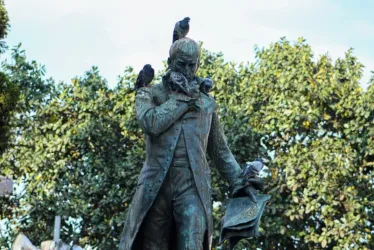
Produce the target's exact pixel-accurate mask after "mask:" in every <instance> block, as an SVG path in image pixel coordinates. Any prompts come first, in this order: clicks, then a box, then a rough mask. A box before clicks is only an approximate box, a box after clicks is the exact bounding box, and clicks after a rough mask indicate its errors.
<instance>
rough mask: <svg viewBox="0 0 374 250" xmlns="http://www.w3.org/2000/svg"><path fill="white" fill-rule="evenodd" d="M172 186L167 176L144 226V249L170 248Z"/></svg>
mask: <svg viewBox="0 0 374 250" xmlns="http://www.w3.org/2000/svg"><path fill="white" fill-rule="evenodd" d="M171 196H172V195H171V186H170V182H169V178H168V177H167V178H166V179H165V181H164V183H163V185H162V187H161V189H160V191H159V193H158V195H157V197H156V199H155V201H154V202H153V204H152V207H151V208H150V209H149V211H148V213H147V215H146V217H145V219H144V221H143V224H142V227H141V232H140V233H141V235H142V240H141V242H142V250H168V249H169V239H170V230H171V227H172V208H171Z"/></svg>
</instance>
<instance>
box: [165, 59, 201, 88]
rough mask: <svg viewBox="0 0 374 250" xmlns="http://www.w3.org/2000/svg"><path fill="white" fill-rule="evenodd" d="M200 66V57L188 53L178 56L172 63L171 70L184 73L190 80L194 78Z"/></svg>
mask: <svg viewBox="0 0 374 250" xmlns="http://www.w3.org/2000/svg"><path fill="white" fill-rule="evenodd" d="M198 67H199V57H198V56H196V55H186V54H184V55H180V56H177V57H176V58H175V59H174V60H173V61H171V65H170V68H171V70H173V71H176V72H179V73H182V74H183V75H184V76H185V77H186V78H187V80H188V81H189V82H190V81H192V80H193V79H194V77H195V73H196V71H197V69H198Z"/></svg>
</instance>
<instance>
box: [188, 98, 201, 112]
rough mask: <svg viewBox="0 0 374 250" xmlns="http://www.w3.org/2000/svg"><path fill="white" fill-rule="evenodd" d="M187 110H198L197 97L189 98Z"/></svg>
mask: <svg viewBox="0 0 374 250" xmlns="http://www.w3.org/2000/svg"><path fill="white" fill-rule="evenodd" d="M187 104H188V110H189V111H199V110H200V106H199V105H197V99H191V100H190V101H188V102H187Z"/></svg>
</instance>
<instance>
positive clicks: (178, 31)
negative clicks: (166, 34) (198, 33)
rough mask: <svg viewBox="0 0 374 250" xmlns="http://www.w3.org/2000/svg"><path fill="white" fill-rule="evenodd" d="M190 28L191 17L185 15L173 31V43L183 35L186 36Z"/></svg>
mask: <svg viewBox="0 0 374 250" xmlns="http://www.w3.org/2000/svg"><path fill="white" fill-rule="evenodd" d="M189 30H190V18H189V17H185V18H184V19H183V20H180V21H178V22H177V23H176V24H175V27H174V32H173V43H174V42H175V41H177V40H179V39H181V38H183V37H186V36H187V34H188V31H189Z"/></svg>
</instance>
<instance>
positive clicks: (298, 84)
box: [0, 39, 374, 249]
mask: <svg viewBox="0 0 374 250" xmlns="http://www.w3.org/2000/svg"><path fill="white" fill-rule="evenodd" d="M13 58H14V59H15V61H16V63H15V64H14V65H13V66H9V67H8V68H7V70H8V72H9V74H10V76H11V77H10V79H12V82H14V83H15V84H16V86H17V87H18V88H19V89H20V91H21V99H22V100H23V102H22V103H23V104H22V105H20V106H19V111H18V112H19V114H20V115H18V116H17V117H16V118H17V119H14V123H13V124H14V126H15V128H16V129H15V130H16V131H17V137H14V138H13V140H14V144H15V146H14V147H12V148H11V149H9V150H7V151H6V153H4V154H3V156H2V158H1V160H0V168H1V169H4V171H5V172H6V173H7V174H11V175H13V176H14V178H15V179H17V180H19V182H20V183H21V184H20V185H21V186H22V187H24V189H25V191H24V192H20V193H19V194H16V195H15V196H12V197H9V198H7V199H3V200H0V204H1V205H3V204H5V205H4V206H3V207H4V209H3V210H2V214H1V218H0V219H2V218H8V219H9V223H10V225H16V227H15V228H14V230H15V231H22V232H24V233H25V234H27V235H28V236H29V237H30V238H31V240H32V241H33V242H35V243H38V242H41V241H42V240H46V239H51V238H52V226H53V219H54V216H55V215H56V214H60V215H62V216H63V231H62V235H61V237H62V238H63V239H64V240H65V241H68V242H71V241H74V242H79V243H80V244H81V245H84V244H86V243H87V244H89V245H92V246H97V247H98V248H99V249H114V248H115V246H116V244H117V243H118V240H119V236H120V233H121V231H122V228H123V221H124V216H125V213H126V209H127V206H128V205H129V203H130V202H131V199H132V196H133V193H134V190H135V188H134V187H135V184H136V181H137V175H138V173H139V171H140V169H141V167H142V164H143V160H144V156H145V155H144V154H145V153H144V147H145V145H144V140H143V134H142V132H141V130H140V129H139V126H138V124H137V121H136V119H135V114H134V106H133V104H134V101H135V93H134V90H133V84H134V82H135V79H136V74H134V72H133V70H132V68H127V69H126V70H125V72H124V73H123V75H122V76H121V77H119V83H118V85H117V87H116V88H114V89H109V88H108V87H107V85H106V81H105V80H104V79H103V78H102V77H101V76H100V74H99V71H98V69H97V68H95V67H93V68H92V69H91V70H90V71H88V72H86V73H85V75H84V76H83V77H80V78H76V79H73V80H72V83H71V84H66V83H61V84H59V85H57V87H53V86H55V84H54V83H53V81H52V80H45V79H44V77H43V75H44V68H43V67H40V66H39V65H37V64H36V63H35V62H32V63H28V62H27V61H26V58H25V56H24V54H23V53H22V52H20V51H19V49H18V50H15V52H14V54H13ZM198 75H200V76H203V77H205V76H207V75H210V76H211V77H212V79H213V80H214V81H215V87H214V89H213V92H212V95H213V96H214V97H215V99H216V100H217V102H218V103H219V104H220V109H219V115H220V119H221V122H222V125H223V128H224V131H225V134H226V136H227V140H228V143H229V145H230V148H231V150H232V152H233V153H234V155H235V156H236V159H237V160H238V162H239V163H240V164H241V165H242V166H243V165H245V163H246V162H248V161H251V160H253V159H254V158H255V157H258V156H261V157H265V158H268V159H270V160H271V161H270V163H269V166H268V167H269V172H268V176H267V177H266V181H267V186H266V192H267V193H270V194H271V195H272V200H271V202H270V203H269V205H268V206H267V208H266V210H265V214H264V215H263V218H262V222H261V225H260V226H261V228H260V232H261V236H260V237H258V238H256V239H250V240H243V241H241V242H240V244H239V246H238V247H237V249H242V248H244V247H246V248H247V249H256V248H262V249H315V248H328V249H343V248H348V247H349V248H350V249H365V248H366V249H373V248H374V242H373V239H372V238H371V234H372V232H373V231H374V228H373V219H372V218H373V210H372V207H373V205H374V204H373V200H374V199H373V198H374V197H373V196H374V192H373V185H372V181H373V165H374V144H373V136H374V130H373V127H374V126H373V125H374V124H373V120H374V101H373V100H374V88H373V86H372V85H370V87H369V88H368V90H367V91H366V92H363V91H362V90H361V88H360V86H359V82H358V81H359V80H360V78H361V76H362V65H361V64H360V63H359V62H358V61H357V59H356V58H355V57H354V56H353V53H352V50H349V51H348V52H347V53H346V56H345V57H344V58H342V59H339V60H337V61H336V62H335V63H334V62H333V61H332V60H331V59H330V58H329V57H328V56H327V55H322V56H321V57H319V58H318V59H315V58H314V57H313V53H312V50H311V48H310V46H308V45H307V44H306V42H305V41H304V40H303V39H299V40H298V42H296V43H290V42H288V41H287V40H285V39H281V40H280V41H279V42H277V43H274V44H271V45H270V46H269V47H267V48H264V49H256V60H255V63H253V64H235V63H230V62H225V61H224V59H223V55H222V54H221V53H219V54H214V53H211V52H208V51H206V50H204V51H203V54H202V58H201V66H200V69H199V72H198ZM373 80H374V78H373ZM372 82H373V81H372ZM212 168H214V166H212ZM212 178H213V187H212V188H213V200H214V201H221V202H223V201H224V199H225V197H226V192H227V183H226V182H225V181H224V180H222V178H221V177H220V176H219V175H218V173H217V172H216V171H213V176H212ZM223 211H224V210H223V207H222V206H217V207H215V208H214V213H213V216H214V219H215V221H214V225H215V232H214V244H216V243H217V240H218V235H219V227H220V225H219V222H220V218H221V217H222V214H223ZM10 237H12V234H11V235H10ZM0 244H6V239H4V238H3V239H0ZM226 247H227V246H226V245H223V246H222V247H217V249H219V248H221V249H226Z"/></svg>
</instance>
